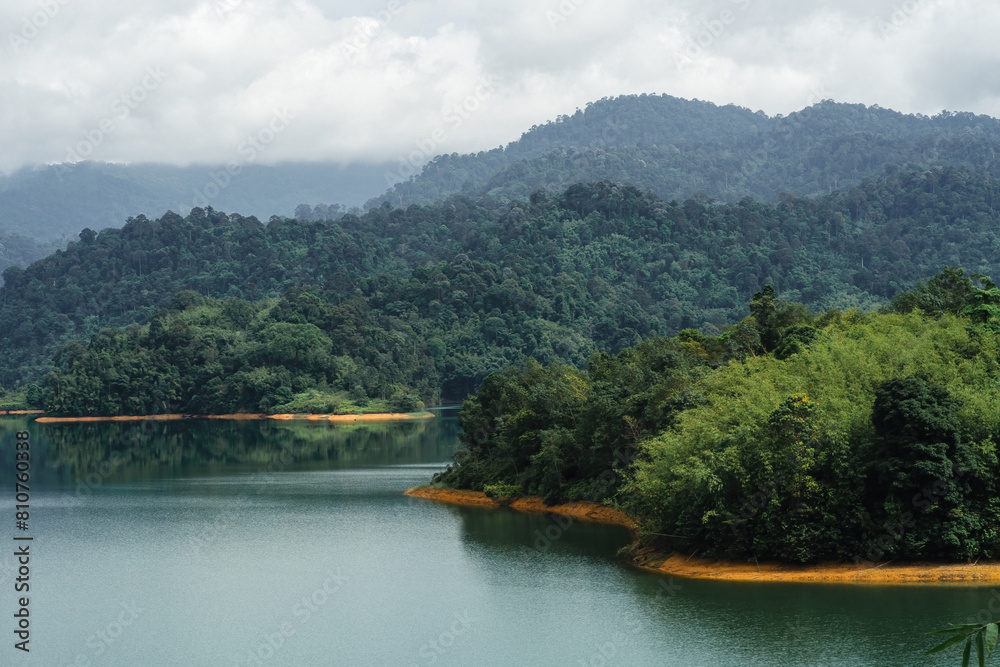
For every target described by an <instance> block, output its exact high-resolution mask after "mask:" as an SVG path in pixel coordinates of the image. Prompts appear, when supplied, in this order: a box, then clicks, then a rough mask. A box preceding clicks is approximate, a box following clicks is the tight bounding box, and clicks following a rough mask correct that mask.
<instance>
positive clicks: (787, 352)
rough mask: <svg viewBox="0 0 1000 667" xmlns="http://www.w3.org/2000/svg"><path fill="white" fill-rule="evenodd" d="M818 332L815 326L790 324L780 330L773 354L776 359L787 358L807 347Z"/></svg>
mask: <svg viewBox="0 0 1000 667" xmlns="http://www.w3.org/2000/svg"><path fill="white" fill-rule="evenodd" d="M818 334H819V330H818V329H816V327H811V326H808V325H805V324H796V325H794V326H790V327H788V328H787V329H784V330H783V331H782V332H781V334H780V336H779V338H778V345H777V346H776V347H775V348H774V356H775V357H777V358H778V359H787V358H788V357H790V356H792V355H793V354H795V353H796V352H801V351H802V350H804V349H806V348H807V347H809V344H810V343H812V342H813V341H814V340H816V336H817V335H818Z"/></svg>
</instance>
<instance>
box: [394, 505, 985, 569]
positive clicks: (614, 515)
mask: <svg viewBox="0 0 1000 667" xmlns="http://www.w3.org/2000/svg"><path fill="white" fill-rule="evenodd" d="M406 495H408V496H412V497H414V498H426V499H428V500H436V501H438V502H442V503H449V504H452V505H463V506H466V507H482V508H487V509H490V508H492V509H496V508H500V507H502V506H503V505H501V504H500V503H497V502H496V501H494V500H493V499H492V498H487V497H486V495H485V494H483V493H481V492H479V491H463V490H459V489H443V488H432V487H428V486H420V487H417V488H414V489H410V490H409V491H407V492H406ZM508 506H509V507H510V508H511V509H514V510H517V511H519V512H529V513H545V512H548V513H552V514H563V515H566V516H570V517H573V518H575V519H580V520H583V521H592V522H596V523H605V524H612V525H616V526H625V527H626V528H629V529H630V530H631V531H632V533H633V535H634V536H635V535H638V528H637V525H636V523H635V522H634V521H633V520H632V519H631V518H630V517H629V516H628V515H627V514H625V513H624V512H622V511H621V510H617V509H614V508H612V507H607V506H605V505H600V504H598V503H590V502H582V501H580V502H572V503H565V504H562V505H546V504H545V503H544V502H542V499H541V498H519V499H517V500H516V501H514V502H512V503H510V505H508ZM629 561H630V563H631V564H632V565H633V566H635V567H638V568H640V569H643V570H646V571H648V572H655V573H657V574H669V575H674V576H678V577H690V578H694V579H717V580H723V581H758V582H759V581H775V582H799V583H817V584H883V585H884V584H947V585H949V586H953V585H963V584H965V585H974V586H976V585H978V586H982V585H986V584H993V583H997V582H1000V562H998V561H989V562H982V561H980V562H977V563H969V564H966V563H893V562H891V561H890V562H886V563H868V562H861V563H856V564H855V563H832V562H831V563H819V564H816V565H789V564H785V563H741V562H735V561H720V560H710V559H707V558H698V557H697V556H685V555H682V554H678V553H672V554H668V553H663V552H660V551H657V550H655V549H653V548H652V547H646V548H642V549H637V548H636V545H633V548H632V550H631V552H630V554H629Z"/></svg>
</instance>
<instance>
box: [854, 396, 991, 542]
mask: <svg viewBox="0 0 1000 667" xmlns="http://www.w3.org/2000/svg"><path fill="white" fill-rule="evenodd" d="M957 410H958V405H957V404H956V402H955V400H954V399H953V398H952V397H951V396H950V395H949V393H948V390H947V389H945V388H944V387H941V386H939V385H934V384H931V383H928V382H926V381H924V380H923V379H921V378H919V377H907V378H900V379H894V380H890V381H888V382H885V383H883V384H882V385H880V386H879V387H877V388H876V390H875V404H874V406H873V408H872V425H873V426H874V429H875V440H874V443H875V447H874V450H873V452H872V463H871V467H870V470H871V472H870V481H869V485H870V489H871V490H870V494H871V496H870V497H871V498H872V499H873V500H875V501H881V506H882V509H883V511H882V512H878V511H876V512H875V513H874V514H875V517H876V520H879V519H880V520H881V521H882V522H883V523H885V524H891V523H892V522H894V521H896V522H900V523H902V524H903V525H904V526H905V524H906V523H912V524H913V525H912V526H905V527H907V528H909V530H907V531H906V532H905V534H904V535H903V536H902V539H900V540H898V541H897V542H895V543H894V544H892V545H890V546H888V547H887V548H886V549H885V551H886V554H885V555H886V556H892V555H896V556H901V557H904V558H911V559H912V558H917V557H931V558H950V559H959V558H970V557H974V556H976V555H978V553H979V548H980V546H979V544H978V543H977V541H976V538H975V535H976V534H977V533H979V532H980V528H981V527H980V520H979V515H980V513H981V512H983V511H985V510H986V509H987V507H986V504H985V503H984V502H983V500H984V499H979V502H972V503H970V502H969V500H970V496H971V495H973V494H972V493H971V486H970V482H971V477H972V476H973V475H974V474H975V473H976V471H975V469H974V467H973V465H974V464H973V461H974V457H973V453H972V452H971V451H970V449H969V446H968V444H967V443H963V442H962V441H961V437H960V433H959V431H960V428H959V420H958V414H957ZM907 514H908V515H909V517H913V516H915V515H918V514H919V516H920V520H919V521H912V519H909V518H908V517H907Z"/></svg>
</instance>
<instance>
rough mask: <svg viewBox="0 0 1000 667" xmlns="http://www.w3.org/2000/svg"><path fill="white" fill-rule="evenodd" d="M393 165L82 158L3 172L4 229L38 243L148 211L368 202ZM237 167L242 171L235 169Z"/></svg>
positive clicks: (273, 209) (259, 210)
mask: <svg viewBox="0 0 1000 667" xmlns="http://www.w3.org/2000/svg"><path fill="white" fill-rule="evenodd" d="M387 169H389V167H386V166H385V165H354V166H350V167H344V166H341V165H335V164H319V163H288V164H281V165H276V166H264V165H245V166H243V167H241V168H240V169H239V171H238V172H236V173H232V172H229V171H227V170H226V168H225V167H212V166H204V165H202V166H190V167H172V166H168V165H159V164H135V165H123V164H108V163H98V162H78V163H75V164H60V165H51V166H46V167H36V168H24V169H21V170H19V171H17V172H15V173H13V174H11V175H10V176H0V232H8V233H16V234H20V235H22V236H27V237H30V238H33V239H36V240H46V241H47V240H52V239H58V238H61V237H68V238H69V239H76V237H77V235H78V234H79V233H80V230H82V229H84V228H86V227H89V228H91V229H94V230H95V231H100V230H101V229H105V228H107V227H121V226H122V225H124V224H125V221H126V220H127V219H128V218H130V217H134V216H137V215H140V214H144V215H149V216H154V217H159V216H161V215H163V214H164V213H166V212H167V211H174V212H175V213H178V214H181V215H186V214H187V213H188V212H189V211H190V210H191V209H192V208H194V207H195V206H201V207H203V208H204V207H208V206H211V207H213V208H216V209H226V210H238V211H241V212H243V213H245V214H246V215H253V216H256V217H258V218H260V219H261V220H263V221H265V222H266V221H267V219H268V218H270V217H271V216H272V215H279V216H289V215H291V214H292V212H293V211H294V210H295V207H296V205H297V204H299V203H300V202H303V201H308V202H310V203H312V204H318V203H320V202H328V203H331V204H341V205H344V206H346V207H353V206H360V205H361V204H363V203H364V202H365V200H367V199H368V198H370V197H371V196H372V195H373V194H377V193H378V192H380V191H382V190H384V189H385V187H386V180H385V173H386V171H387ZM234 171H235V170H234Z"/></svg>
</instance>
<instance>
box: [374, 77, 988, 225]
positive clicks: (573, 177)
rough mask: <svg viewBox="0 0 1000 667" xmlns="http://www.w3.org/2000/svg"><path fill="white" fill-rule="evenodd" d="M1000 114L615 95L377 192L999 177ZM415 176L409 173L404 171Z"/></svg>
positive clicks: (825, 184) (780, 185) (394, 197)
mask: <svg viewBox="0 0 1000 667" xmlns="http://www.w3.org/2000/svg"><path fill="white" fill-rule="evenodd" d="M998 148H1000V121H998V120H997V119H995V118H991V117H988V116H977V115H974V114H971V113H955V112H948V111H944V112H942V113H940V114H938V115H936V116H933V117H929V116H924V115H912V114H902V113H899V112H896V111H892V110H890V109H883V108H881V107H879V106H877V105H874V106H870V107H869V106H865V105H863V104H841V103H835V102H832V101H823V102H820V103H818V104H815V105H813V106H810V107H808V108H806V109H803V110H802V111H799V112H796V113H793V114H790V115H788V116H787V117H782V116H773V117H772V116H767V115H765V114H764V113H763V112H760V111H758V112H753V111H750V110H749V109H745V108H741V107H737V106H733V105H727V106H717V105H715V104H712V103H710V102H701V101H698V100H682V99H679V98H676V97H671V96H668V95H659V96H658V95H630V96H622V97H616V98H613V99H609V98H605V99H603V100H600V101H598V102H595V103H592V104H588V105H587V108H586V109H582V110H581V109H577V110H576V112H575V113H574V114H573V115H565V116H560V117H559V118H557V119H555V120H554V121H550V122H548V123H546V124H544V125H540V126H536V127H532V128H531V129H530V130H528V131H527V132H525V133H524V134H523V135H522V137H521V138H520V139H519V140H517V141H515V142H512V143H511V144H509V145H507V146H506V147H501V148H495V149H493V150H490V151H486V152H479V153H476V154H471V153H470V154H465V155H458V154H451V155H442V156H438V157H436V158H435V159H434V160H432V161H431V162H430V163H429V164H427V165H426V166H424V167H423V169H422V171H420V173H419V174H417V175H414V176H412V177H411V176H410V173H415V171H416V169H415V168H414V167H413V165H406V164H401V165H396V167H395V170H394V172H393V173H394V174H396V176H397V177H399V178H400V180H401V181H402V182H399V183H396V184H395V185H394V186H393V187H392V189H391V190H389V191H388V192H386V193H385V194H383V195H382V196H381V197H378V198H376V199H374V200H372V201H370V202H368V204H367V206H368V207H371V206H376V205H379V204H381V203H383V202H389V203H391V204H393V205H394V206H404V205H407V204H412V203H418V204H428V203H431V202H434V201H438V200H440V199H442V198H443V197H446V196H448V195H451V194H454V193H458V192H461V193H463V194H466V195H469V196H478V195H480V194H489V195H491V196H493V197H506V198H508V199H515V198H526V197H528V196H529V195H530V194H531V193H532V192H534V191H535V190H538V189H545V190H547V191H549V192H550V193H558V192H561V191H562V190H564V189H565V188H567V187H569V186H570V185H572V184H574V183H581V182H583V183H586V182H591V181H601V180H611V181H615V182H620V183H630V184H633V185H635V186H636V187H639V188H640V189H643V190H652V191H653V192H655V193H656V194H657V195H659V196H660V197H661V198H663V199H665V200H667V201H670V200H677V201H683V200H685V199H687V198H689V197H691V196H694V195H695V194H699V193H702V194H706V195H708V196H709V197H712V198H717V199H721V200H724V201H739V200H740V199H742V198H743V197H748V196H749V197H753V198H754V199H756V200H758V201H765V202H774V201H777V199H778V196H779V195H780V194H781V193H782V192H790V193H793V194H795V195H799V196H806V195H820V194H829V193H831V192H833V191H835V190H844V189H847V188H851V187H853V186H855V185H858V184H859V183H860V182H861V180H862V179H864V178H866V177H869V176H880V175H881V174H882V173H883V172H884V170H885V167H886V166H888V165H900V166H911V167H919V168H930V167H939V166H959V167H965V168H970V169H975V170H984V171H986V172H988V173H990V174H993V175H997V176H1000V164H998V163H997V153H998ZM404 177H405V178H404Z"/></svg>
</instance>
